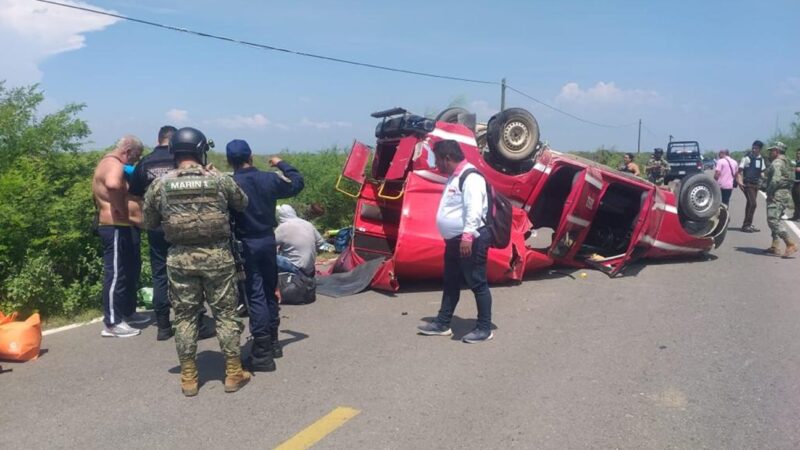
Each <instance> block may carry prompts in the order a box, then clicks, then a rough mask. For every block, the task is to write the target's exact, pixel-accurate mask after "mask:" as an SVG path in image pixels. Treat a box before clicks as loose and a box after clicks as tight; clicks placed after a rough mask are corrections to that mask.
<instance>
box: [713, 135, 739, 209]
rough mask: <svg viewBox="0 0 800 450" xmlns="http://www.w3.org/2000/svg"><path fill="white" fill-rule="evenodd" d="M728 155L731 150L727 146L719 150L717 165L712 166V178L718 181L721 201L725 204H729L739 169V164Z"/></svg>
mask: <svg viewBox="0 0 800 450" xmlns="http://www.w3.org/2000/svg"><path fill="white" fill-rule="evenodd" d="M730 155H731V152H730V151H729V150H728V149H727V148H726V149H722V150H720V151H719V159H717V165H716V167H714V179H715V180H717V183H719V188H720V190H721V191H722V203H725V206H729V203H730V201H731V193H732V192H733V188H734V181H735V180H736V172H737V171H738V170H739V165H738V164H736V161H734V160H733V158H731V156H730Z"/></svg>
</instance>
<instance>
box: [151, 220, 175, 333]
mask: <svg viewBox="0 0 800 450" xmlns="http://www.w3.org/2000/svg"><path fill="white" fill-rule="evenodd" d="M147 239H148V241H149V242H150V269H151V271H152V273H153V311H154V312H155V313H156V321H157V323H158V324H159V326H162V325H163V326H166V324H167V322H169V308H170V303H169V290H168V286H169V280H168V279H167V253H168V252H169V242H167V241H166V239H164V231H162V230H161V229H157V230H150V231H148V232H147Z"/></svg>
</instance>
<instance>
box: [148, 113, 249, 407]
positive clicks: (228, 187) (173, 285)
mask: <svg viewBox="0 0 800 450" xmlns="http://www.w3.org/2000/svg"><path fill="white" fill-rule="evenodd" d="M208 148H209V145H208V141H207V140H206V137H205V135H203V133H201V132H200V131H199V130H196V129H194V128H181V129H180V130H177V131H176V132H175V133H174V134H173V135H172V137H171V138H170V141H169V151H170V153H172V155H173V157H174V158H175V166H176V169H175V170H172V171H170V172H168V173H167V174H165V175H164V176H162V177H160V178H157V179H156V180H155V181H154V182H153V183H152V184H151V185H150V187H149V188H148V189H147V191H146V192H145V195H144V208H143V213H144V222H143V223H144V226H145V228H147V229H148V230H152V229H156V228H158V227H159V226H160V227H161V228H162V229H163V230H164V237H165V239H166V241H167V242H169V244H170V246H169V250H168V255H167V263H166V265H167V279H168V282H169V294H170V300H171V302H172V307H173V309H174V310H175V346H176V348H177V351H178V359H179V361H180V366H181V391H182V392H183V394H184V395H185V396H187V397H191V396H194V395H197V392H198V388H199V386H198V373H197V359H196V358H197V328H198V323H197V315H198V312H199V310H200V308H201V305H202V304H203V300H206V301H208V304H209V306H210V307H211V309H212V311H213V313H214V318H215V320H216V329H217V338H218V339H219V345H220V348H221V350H222V352H223V353H224V355H225V392H236V391H238V390H239V389H240V388H241V387H242V386H244V385H245V384H247V382H248V381H249V380H250V373H249V372H246V371H244V370H242V360H241V354H240V347H239V344H240V336H241V331H242V328H243V326H242V322H241V320H240V319H239V318H238V317H236V312H235V310H236V300H237V299H236V285H235V281H234V279H235V276H236V269H235V266H234V261H233V255H232V253H231V247H230V233H231V231H230V215H229V212H228V211H229V210H234V211H244V209H245V207H247V203H248V199H247V195H245V193H244V192H243V191H242V190H241V189H240V188H239V187H238V186H237V185H236V183H235V182H234V181H233V179H232V178H231V177H230V176H226V175H222V174H220V173H219V172H217V171H216V170H213V169H212V168H210V167H206V152H207V151H208Z"/></svg>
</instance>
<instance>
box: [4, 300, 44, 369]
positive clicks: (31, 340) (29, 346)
mask: <svg viewBox="0 0 800 450" xmlns="http://www.w3.org/2000/svg"><path fill="white" fill-rule="evenodd" d="M16 317H17V313H12V314H11V315H10V316H6V315H4V314H3V313H2V312H0V359H5V360H8V361H28V360H31V359H36V358H38V357H39V348H40V347H41V345H42V324H41V319H40V318H39V314H33V315H32V316H30V317H28V320H26V321H24V322H15V321H14V319H16Z"/></svg>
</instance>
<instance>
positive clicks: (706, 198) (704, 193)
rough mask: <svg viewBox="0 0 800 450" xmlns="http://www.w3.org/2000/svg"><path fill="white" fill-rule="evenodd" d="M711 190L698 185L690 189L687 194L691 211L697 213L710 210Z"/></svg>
mask: <svg viewBox="0 0 800 450" xmlns="http://www.w3.org/2000/svg"><path fill="white" fill-rule="evenodd" d="M712 197H713V196H712V194H711V189H709V188H708V186H706V185H703V184H701V185H699V186H695V187H693V188H692V190H691V191H690V192H689V203H691V205H692V209H693V210H695V211H697V212H705V211H708V210H709V209H710V208H711V204H712V201H711V198H712Z"/></svg>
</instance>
